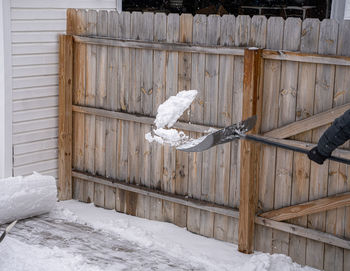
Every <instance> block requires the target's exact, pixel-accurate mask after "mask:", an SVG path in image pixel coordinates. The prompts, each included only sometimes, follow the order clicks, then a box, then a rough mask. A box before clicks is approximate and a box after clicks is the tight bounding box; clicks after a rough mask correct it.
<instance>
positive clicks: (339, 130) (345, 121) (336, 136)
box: [317, 110, 350, 157]
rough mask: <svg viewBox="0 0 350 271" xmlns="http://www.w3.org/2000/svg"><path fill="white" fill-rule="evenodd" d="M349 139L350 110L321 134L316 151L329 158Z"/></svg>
mask: <svg viewBox="0 0 350 271" xmlns="http://www.w3.org/2000/svg"><path fill="white" fill-rule="evenodd" d="M348 139H350V110H348V111H346V112H345V113H344V114H343V115H341V116H340V117H339V118H337V119H335V121H334V122H333V124H332V125H331V126H330V127H329V128H328V129H327V130H326V131H325V132H324V133H323V135H322V136H321V138H320V140H319V141H318V144H317V149H318V151H319V152H320V153H321V154H322V155H324V156H327V157H329V156H330V155H331V153H332V152H333V151H334V150H335V149H336V148H337V147H339V146H340V145H342V144H344V143H345V142H346V141H347V140H348Z"/></svg>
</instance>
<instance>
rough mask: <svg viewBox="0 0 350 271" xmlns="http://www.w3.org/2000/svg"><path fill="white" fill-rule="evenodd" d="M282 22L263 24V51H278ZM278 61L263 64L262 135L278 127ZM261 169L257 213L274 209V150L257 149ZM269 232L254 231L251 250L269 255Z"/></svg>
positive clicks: (271, 21)
mask: <svg viewBox="0 0 350 271" xmlns="http://www.w3.org/2000/svg"><path fill="white" fill-rule="evenodd" d="M283 30H284V21H283V20H282V19H281V18H278V17H270V18H269V19H268V21H267V37H266V47H267V48H269V49H275V50H278V49H282V46H283ZM280 71H281V62H280V61H271V60H265V61H264V74H263V76H264V80H263V94H262V100H263V108H262V120H261V131H262V132H265V131H268V130H271V129H272V128H276V127H277V125H278V93H279V88H280V76H281V75H280ZM261 155H262V156H261V165H260V173H259V190H258V191H259V205H258V210H259V211H261V210H264V211H267V210H271V209H273V205H274V191H275V170H276V148H274V147H269V146H262V147H261ZM272 239H273V231H272V230H271V229H267V228H262V227H260V226H257V227H256V236H255V249H257V250H260V251H264V252H269V253H270V252H272Z"/></svg>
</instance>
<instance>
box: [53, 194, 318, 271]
mask: <svg viewBox="0 0 350 271" xmlns="http://www.w3.org/2000/svg"><path fill="white" fill-rule="evenodd" d="M58 206H59V207H58V208H56V209H54V211H53V212H51V213H50V216H52V217H53V218H64V219H66V220H68V221H71V222H75V223H82V224H87V225H89V226H91V227H93V228H95V229H98V230H102V231H108V232H112V233H114V234H117V235H120V236H121V237H122V238H124V239H126V240H129V241H131V242H134V243H136V244H137V245H139V246H141V247H143V248H144V250H146V251H150V250H158V251H161V252H162V253H168V254H169V255H171V256H172V257H177V258H179V259H182V260H184V261H186V262H189V263H191V264H192V265H193V267H194V268H193V269H194V270H210V271H215V270H217V271H219V270H220V271H224V270H227V271H228V270H238V271H281V270H284V271H311V270H316V269H313V268H310V267H307V266H305V267H302V266H300V265H299V264H296V263H293V261H292V260H291V258H290V257H288V256H285V255H281V254H273V255H271V254H265V253H260V252H255V253H254V254H250V255H247V254H243V253H240V252H238V250H237V246H236V245H234V244H231V243H227V242H222V241H218V240H214V239H210V238H206V237H203V236H199V235H196V234H193V233H190V232H188V231H187V230H186V229H185V228H180V227H177V226H175V225H173V224H170V223H165V222H157V221H151V220H147V219H142V218H138V217H133V216H128V215H125V214H121V213H116V212H115V211H112V210H105V209H101V208H96V207H95V206H94V205H93V204H89V205H87V204H84V203H80V202H77V201H73V200H71V201H64V202H60V203H58Z"/></svg>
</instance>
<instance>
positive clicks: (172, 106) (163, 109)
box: [154, 90, 198, 129]
mask: <svg viewBox="0 0 350 271" xmlns="http://www.w3.org/2000/svg"><path fill="white" fill-rule="evenodd" d="M197 94H198V91H197V90H183V91H180V92H179V93H178V94H177V95H176V96H170V97H169V99H167V100H166V101H165V102H164V103H162V104H161V105H160V106H159V107H158V110H157V116H156V120H155V121H154V123H155V125H156V126H157V129H159V128H164V127H168V128H171V127H172V126H173V125H174V124H175V122H176V121H177V120H178V119H179V118H180V117H181V115H182V114H183V113H184V112H185V110H186V109H187V108H188V107H189V106H190V105H191V103H192V102H193V100H194V98H196V96H197Z"/></svg>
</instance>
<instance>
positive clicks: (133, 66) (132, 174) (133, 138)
mask: <svg viewBox="0 0 350 271" xmlns="http://www.w3.org/2000/svg"><path fill="white" fill-rule="evenodd" d="M141 17H142V14H141V13H140V12H133V13H132V14H131V18H130V20H131V23H130V29H131V33H130V37H131V38H132V39H138V38H139V35H140V33H139V30H140V29H142V28H141V26H140V24H141ZM129 67H130V78H129V79H130V88H129V95H128V97H129V112H130V113H140V112H141V91H140V90H141V72H140V70H139V69H140V67H141V50H136V49H130V64H129ZM128 128H129V130H128V180H129V182H130V183H133V184H140V179H141V169H140V166H139V165H140V164H141V155H140V154H141V143H140V140H141V139H140V138H139V136H138V135H140V134H141V125H140V124H139V123H133V122H130V123H128ZM141 197H142V199H141V200H142V202H141V200H140V201H139V198H138V195H137V194H132V193H127V194H126V210H127V213H128V214H132V215H138V216H141V217H143V216H144V208H143V196H140V198H141Z"/></svg>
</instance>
